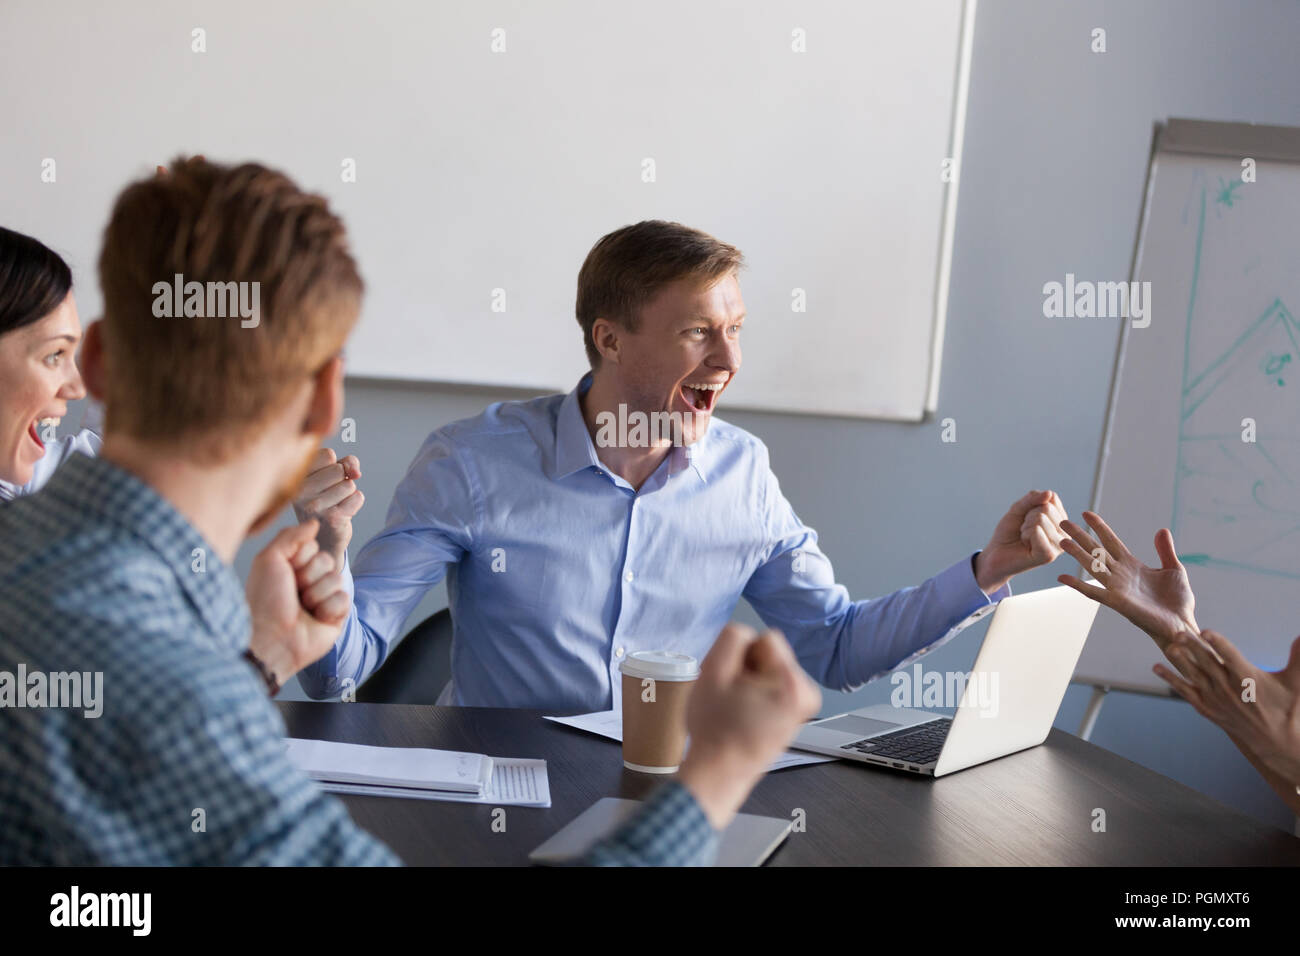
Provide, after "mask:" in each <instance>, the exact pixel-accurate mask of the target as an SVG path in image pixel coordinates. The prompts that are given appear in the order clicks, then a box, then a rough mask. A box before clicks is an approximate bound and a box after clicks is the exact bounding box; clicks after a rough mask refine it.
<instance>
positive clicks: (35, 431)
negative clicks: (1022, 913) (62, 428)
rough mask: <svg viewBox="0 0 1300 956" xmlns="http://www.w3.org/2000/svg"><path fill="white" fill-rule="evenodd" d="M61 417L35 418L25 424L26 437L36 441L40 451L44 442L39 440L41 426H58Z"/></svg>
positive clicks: (43, 447)
mask: <svg viewBox="0 0 1300 956" xmlns="http://www.w3.org/2000/svg"><path fill="white" fill-rule="evenodd" d="M60 421H62V419H61V418H37V419H35V420H33V421H32V422H31V423H30V424H28V426H27V437H29V438H30V439H31V440H32V441H34V442H35V443H36V447H37V448H39V449H40V450H41V451H44V450H45V442H43V441H41V427H42V426H45V425H48V426H50V427H51V428H58V427H59V422H60Z"/></svg>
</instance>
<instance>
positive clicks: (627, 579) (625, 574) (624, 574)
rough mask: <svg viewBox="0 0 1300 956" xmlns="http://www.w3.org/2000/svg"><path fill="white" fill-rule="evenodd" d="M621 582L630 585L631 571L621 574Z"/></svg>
mask: <svg viewBox="0 0 1300 956" xmlns="http://www.w3.org/2000/svg"><path fill="white" fill-rule="evenodd" d="M623 580H624V581H626V582H627V583H628V584H631V583H632V572H631V571H625V572H623Z"/></svg>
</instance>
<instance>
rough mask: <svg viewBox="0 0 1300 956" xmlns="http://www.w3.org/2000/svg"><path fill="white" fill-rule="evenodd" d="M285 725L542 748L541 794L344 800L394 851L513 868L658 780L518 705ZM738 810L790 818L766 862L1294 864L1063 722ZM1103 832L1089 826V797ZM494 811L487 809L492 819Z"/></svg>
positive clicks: (297, 719) (296, 731) (604, 746)
mask: <svg viewBox="0 0 1300 956" xmlns="http://www.w3.org/2000/svg"><path fill="white" fill-rule="evenodd" d="M278 706H279V707H280V710H281V713H282V714H283V716H284V719H285V723H286V724H287V725H288V729H289V734H290V736H294V737H310V738H317V739H320V740H337V741H344V742H348V743H360V744H378V745H387V746H396V747H434V748H438V749H443V750H462V751H469V752H473V753H485V754H488V755H491V756H500V757H544V758H545V759H546V761H547V771H548V774H549V778H550V785H551V807H550V809H546V810H539V809H533V808H529V807H506V808H505V820H504V822H505V831H504V832H497V831H499V830H500V824H499V823H498V825H497V828H496V830H494V828H493V821H494V815H493V808H492V807H489V806H485V805H473V804H460V803H445V802H441V801H435V800H404V799H397V798H386V797H352V796H347V797H343V798H342V799H343V801H344V803H346V804H347V806H348V809H349V810H350V811H351V813H352V818H353V819H354V820H355V821H356V822H357V823H358V824H359V825H360V826H362V827H364V828H365V829H366V830H369V831H370V832H371V833H373V834H375V835H376V836H377V837H379V838H380V839H381V840H383V841H384V842H385V843H387V844H388V845H389V846H390V847H392V848H393V850H394V851H396V852H397V854H398V855H399V856H401V857H402V859H404V860H405V861H406V862H407V863H411V864H417V865H441V864H453V865H478V864H484V865H511V864H513V865H523V864H527V862H528V853H529V851H530V850H532V849H533V848H534V847H536V846H537V845H538V844H540V843H541V842H542V841H543V840H545V839H546V838H547V837H549V836H550V835H551V834H553V833H555V832H556V831H557V830H559V829H560V828H561V827H562V826H564V825H565V824H566V823H568V822H569V821H570V820H572V819H573V818H574V817H576V816H577V815H578V814H579V813H581V812H582V811H583V810H585V809H586V808H587V807H588V806H590V805H591V804H592V803H594V802H595V801H596V800H598V799H600V798H601V797H611V796H614V797H629V798H633V799H641V798H644V797H645V796H646V795H647V794H648V793H649V792H650V791H651V790H652V789H653V788H654V787H655V786H657V785H658V783H659V780H657V779H656V778H653V777H650V776H649V775H646V774H639V773H633V772H632V771H629V770H624V769H623V763H622V757H621V752H620V746H619V744H617V743H615V742H613V741H609V740H605V739H602V738H600V737H595V736H592V735H590V734H587V733H583V732H582V731H578V730H573V729H572V728H569V727H564V726H561V725H557V724H554V723H552V722H550V721H547V720H543V719H542V715H541V713H539V712H537V711H529V710H498V709H490V708H477V707H408V706H400V705H395V704H357V703H353V704H341V703H298V702H282V703H279V705H278ZM743 809H744V812H746V813H759V814H765V815H767V816H774V817H782V818H786V819H790V818H791V817H792V814H794V813H795V811H796V810H802V811H803V817H804V819H805V820H806V826H807V829H806V832H803V833H792V834H791V835H790V837H789V838H788V839H787V840H786V841H785V843H784V844H783V845H782V846H781V848H780V849H778V850H777V852H776V853H775V854H774V855H773V856H772V858H771V860H770V861H769V862H770V865H774V866H808V865H877V864H879V865H920V866H962V865H993V866H1000V865H1016V866H1061V865H1064V866H1094V865H1120V866H1128V865H1146V866H1225V865H1233V866H1241V865H1257V864H1269V865H1279V864H1281V865H1296V864H1300V839H1297V838H1296V837H1294V836H1291V835H1290V834H1288V833H1285V832H1283V831H1282V830H1279V829H1276V828H1275V827H1272V826H1269V825H1268V824H1265V823H1259V822H1257V821H1255V820H1252V819H1251V818H1249V817H1246V816H1243V815H1242V814H1240V813H1238V812H1237V811H1235V810H1233V809H1231V808H1229V807H1227V806H1224V805H1223V804H1221V803H1219V802H1218V801H1216V800H1212V799H1210V798H1209V797H1207V796H1204V795H1202V794H1200V793H1197V792H1196V791H1195V790H1192V789H1190V788H1188V787H1185V786H1183V785H1182V784H1180V783H1176V782H1175V781H1173V780H1170V779H1169V778H1168V777H1163V776H1161V775H1160V774H1157V773H1154V772H1153V771H1150V770H1147V769H1146V768H1144V767H1140V766H1138V765H1137V764H1135V763H1132V762H1130V761H1128V760H1125V759H1123V758H1122V757H1118V756H1116V755H1115V754H1113V753H1111V752H1109V751H1107V750H1103V749H1102V748H1100V747H1096V746H1094V745H1092V744H1089V743H1085V742H1084V741H1082V740H1080V739H1079V738H1077V737H1074V736H1071V735H1070V734H1067V733H1065V732H1064V731H1061V730H1053V731H1052V733H1051V735H1050V736H1049V737H1048V738H1047V742H1046V743H1045V744H1044V745H1043V746H1041V747H1036V748H1034V749H1033V750H1027V751H1024V752H1022V753H1018V754H1013V755H1012V756H1010V757H1004V758H1002V759H1001V760H995V761H993V762H991V763H987V764H983V765H982V766H979V767H972V768H971V769H969V770H963V771H961V772H960V773H956V774H952V775H951V776H947V777H943V778H941V779H939V780H932V779H928V778H923V777H919V776H913V775H910V774H904V773H901V772H897V771H893V770H888V769H884V768H877V767H870V766H867V765H865V764H853V763H847V762H843V761H837V762H835V763H827V764H818V765H814V766H808V767H796V768H793V769H790V770H780V771H777V772H776V773H771V774H768V775H767V777H765V778H764V779H763V780H762V781H761V782H760V783H759V785H758V787H757V788H755V790H754V792H753V793H752V794H751V795H750V798H749V800H748V802H746V804H745V806H744V808H743ZM1095 809H1101V810H1104V811H1105V823H1106V828H1105V832H1094V831H1093V819H1094V810H1095ZM496 819H497V820H499V819H500V815H499V814H498V815H497V816H496Z"/></svg>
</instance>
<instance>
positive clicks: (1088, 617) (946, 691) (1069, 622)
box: [791, 585, 1099, 777]
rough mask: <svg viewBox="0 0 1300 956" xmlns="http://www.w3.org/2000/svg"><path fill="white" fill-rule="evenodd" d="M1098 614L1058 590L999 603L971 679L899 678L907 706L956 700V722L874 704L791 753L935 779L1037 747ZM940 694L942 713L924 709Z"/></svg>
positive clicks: (825, 727)
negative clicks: (937, 709) (824, 756)
mask: <svg viewBox="0 0 1300 956" xmlns="http://www.w3.org/2000/svg"><path fill="white" fill-rule="evenodd" d="M1098 606H1099V605H1098V604H1097V603H1096V602H1095V601H1092V600H1090V599H1088V598H1086V597H1084V596H1083V595H1082V594H1080V593H1078V592H1077V591H1075V590H1074V589H1073V588H1068V587H1065V586H1064V585H1062V586H1060V587H1054V588H1047V589H1046V590H1043V591H1032V592H1030V593H1028V594H1016V595H1012V596H1011V597H1007V598H1003V599H1002V600H1001V601H1000V602H998V605H997V608H996V610H995V611H994V612H993V621H992V623H990V624H989V630H988V633H987V634H986V635H985V636H984V643H983V644H982V645H980V651H979V656H977V657H976V658H975V666H974V668H972V670H971V671H970V673H969V674H962V673H960V672H942V671H931V672H929V674H924V678H923V669H922V668H921V667H920V665H919V664H914V665H913V666H912V668H911V670H910V671H908V670H902V671H898V672H896V673H901V674H904V675H906V677H907V680H906V681H899V682H896V683H895V695H899V696H902V697H903V698H904V701H903V702H904V703H908V704H916V703H918V702H921V703H922V705H923V706H924V705H926V704H928V706H941V705H942V706H952V705H953V704H952V701H953V700H957V701H958V702H957V704H956V706H957V711H956V713H955V714H954V716H952V717H947V716H945V715H943V714H936V713H933V712H931V711H926V710H921V709H917V708H916V707H895V706H894V705H893V704H878V705H876V706H874V707H863V708H861V709H859V710H854V711H850V712H848V713H846V714H839V715H838V716H835V717H827V718H824V719H822V720H815V721H812V722H811V723H809V724H806V725H804V727H803V729H802V730H800V731H799V735H798V736H797V737H795V739H794V743H793V744H791V746H793V747H795V748H797V749H799V750H808V751H811V752H812V753H818V754H830V755H831V756H835V757H841V758H843V759H845V760H859V761H862V762H863V763H873V764H879V765H880V766H883V767H892V768H894V769H896V770H903V771H907V772H910V773H920V774H925V775H927V776H931V777H942V776H943V775H944V774H949V773H953V772H954V771H957V770H964V769H966V768H967V767H973V766H975V765H976V764H981V763H985V762H986V761H989V760H995V759H997V758H998V757H1005V756H1006V755H1007V754H1013V753H1015V752H1017V751H1019V750H1026V749H1028V748H1029V747H1037V746H1038V745H1039V744H1041V743H1042V742H1043V741H1044V740H1046V739H1047V734H1048V731H1050V730H1051V729H1052V721H1053V720H1055V719H1056V712H1057V710H1059V709H1060V706H1061V700H1062V699H1063V698H1064V697H1065V690H1066V688H1067V687H1068V686H1069V683H1070V677H1071V675H1072V674H1073V673H1074V666H1075V664H1077V663H1078V660H1079V655H1080V654H1081V653H1082V652H1083V644H1084V641H1086V640H1087V638H1088V631H1089V630H1090V629H1091V628H1092V621H1093V618H1094V617H1096V615H1097V608H1098ZM935 675H937V677H936V676H935ZM921 678H923V679H921ZM895 680H897V679H895ZM940 680H941V684H940V683H938V682H939V681H940ZM918 683H919V684H921V685H922V686H920V687H917V686H916V685H917V684H918ZM936 685H937V686H936ZM900 691H901V692H902V693H901V694H900ZM936 695H938V696H939V697H940V700H941V701H942V703H941V704H940V703H939V702H934V703H931V702H930V701H931V700H932V699H933V698H934V697H935V696H936Z"/></svg>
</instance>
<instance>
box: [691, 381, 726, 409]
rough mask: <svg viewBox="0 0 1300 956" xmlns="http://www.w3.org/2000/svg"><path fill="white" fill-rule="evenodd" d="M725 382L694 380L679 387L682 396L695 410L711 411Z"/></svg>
mask: <svg viewBox="0 0 1300 956" xmlns="http://www.w3.org/2000/svg"><path fill="white" fill-rule="evenodd" d="M725 386H726V382H696V383H694V384H691V385H683V386H682V387H681V393H682V398H683V399H685V401H686V404H687V405H689V406H691V408H693V409H695V411H697V412H711V411H713V406H714V405H715V404H716V403H717V401H718V396H719V395H721V394H722V389H723V388H724V387H725Z"/></svg>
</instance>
